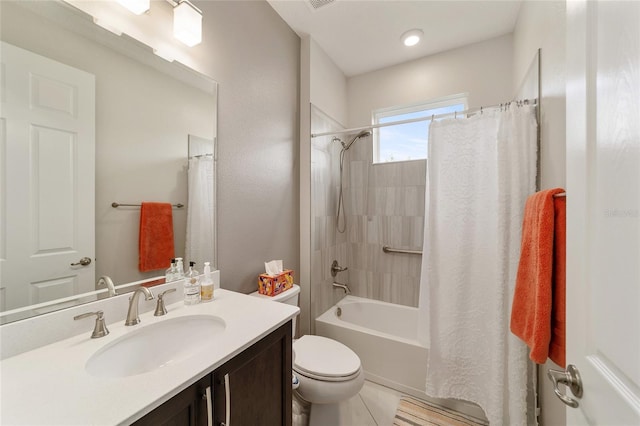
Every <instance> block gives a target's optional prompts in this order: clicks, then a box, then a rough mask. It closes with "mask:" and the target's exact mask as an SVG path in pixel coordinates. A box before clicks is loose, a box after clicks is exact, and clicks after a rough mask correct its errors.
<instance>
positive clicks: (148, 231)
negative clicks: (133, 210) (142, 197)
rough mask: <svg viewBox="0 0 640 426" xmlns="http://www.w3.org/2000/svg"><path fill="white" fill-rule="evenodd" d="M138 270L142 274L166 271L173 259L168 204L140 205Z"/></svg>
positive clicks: (170, 214)
mask: <svg viewBox="0 0 640 426" xmlns="http://www.w3.org/2000/svg"><path fill="white" fill-rule="evenodd" d="M138 248H139V259H138V269H139V270H140V271H142V272H146V271H153V270H156V269H166V268H168V267H169V265H170V264H171V259H172V258H173V257H175V255H174V247H173V211H172V207H171V204H169V203H142V206H141V207H140V235H139V239H138Z"/></svg>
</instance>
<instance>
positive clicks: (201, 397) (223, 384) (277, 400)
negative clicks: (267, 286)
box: [134, 322, 291, 426]
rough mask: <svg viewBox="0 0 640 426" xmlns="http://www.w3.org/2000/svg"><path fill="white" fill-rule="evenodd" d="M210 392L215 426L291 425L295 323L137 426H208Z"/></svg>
mask: <svg viewBox="0 0 640 426" xmlns="http://www.w3.org/2000/svg"><path fill="white" fill-rule="evenodd" d="M207 388H209V390H210V392H211V397H212V404H213V425H214V426H224V425H227V424H229V425H233V426H258V425H264V426H278V425H282V426H291V322H288V323H286V324H284V325H283V326H281V327H280V328H278V329H277V330H275V331H274V332H272V333H271V334H269V335H268V336H266V337H264V338H263V339H261V340H259V341H258V342H257V343H255V344H253V345H252V346H251V347H249V348H248V349H246V350H245V351H243V352H242V353H240V354H238V355H237V356H235V357H234V358H232V359H230V360H229V361H227V362H226V363H225V364H223V365H222V366H220V367H218V368H217V369H216V370H215V371H214V372H213V373H211V374H207V375H206V376H205V377H203V378H201V379H200V380H198V381H197V382H196V383H194V384H193V385H191V386H190V387H188V388H187V389H185V390H184V391H182V392H180V393H179V394H178V395H176V396H174V397H173V398H171V399H170V400H169V401H167V402H165V403H164V404H162V405H161V406H160V407H158V408H156V409H155V410H153V411H152V412H150V413H149V414H147V415H146V416H144V417H143V418H141V419H140V420H138V421H137V422H135V423H134V425H136V426H142V425H144V426H147V425H149V426H151V425H153V426H158V425H167V426H168V425H172V426H173V425H175V426H182V425H189V426H192V425H203V426H207V424H208V420H209V413H208V409H207V404H208V403H207ZM227 407H229V412H228V414H227Z"/></svg>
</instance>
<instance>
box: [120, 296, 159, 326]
mask: <svg viewBox="0 0 640 426" xmlns="http://www.w3.org/2000/svg"><path fill="white" fill-rule="evenodd" d="M140 293H144V300H152V299H153V293H151V290H149V289H148V288H146V287H138V288H137V289H136V291H134V292H133V294H132V295H131V297H130V298H129V311H128V312H127V320H126V321H125V322H124V325H136V324H138V323H139V322H140V316H138V297H139V296H140Z"/></svg>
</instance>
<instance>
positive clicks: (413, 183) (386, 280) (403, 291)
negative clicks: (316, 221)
mask: <svg viewBox="0 0 640 426" xmlns="http://www.w3.org/2000/svg"><path fill="white" fill-rule="evenodd" d="M351 137H353V135H349V136H347V137H345V140H347V139H348V140H350V139H351ZM372 137H373V136H368V137H363V138H360V139H359V140H357V141H356V142H355V143H354V144H353V145H352V146H351V149H350V150H349V151H347V154H346V157H345V173H344V179H345V182H346V183H347V186H346V189H345V190H346V192H345V200H346V212H347V213H346V215H347V245H348V260H349V263H348V264H347V266H348V267H349V280H350V281H349V285H350V287H351V290H352V293H353V294H354V295H356V296H362V297H367V298H370V299H377V300H383V301H385V302H391V303H398V304H402V305H408V306H418V296H419V289H420V268H421V263H422V257H421V256H419V255H412V254H399V253H398V254H396V253H384V252H383V251H382V247H383V246H385V245H387V246H389V247H392V248H401V249H409V250H422V240H423V229H424V202H425V181H426V161H425V160H415V161H404V162H395V163H381V164H374V165H372V164H371V158H372V150H373V143H372Z"/></svg>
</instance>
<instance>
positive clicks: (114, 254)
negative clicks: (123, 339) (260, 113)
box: [0, 0, 217, 323]
mask: <svg viewBox="0 0 640 426" xmlns="http://www.w3.org/2000/svg"><path fill="white" fill-rule="evenodd" d="M0 18H1V20H2V21H1V23H0V30H1V33H0V35H1V37H0V38H1V39H2V42H3V45H2V46H3V48H2V50H1V51H0V59H1V62H2V65H1V66H0V71H1V74H0V87H1V90H2V91H1V93H0V100H2V102H3V104H2V106H3V110H4V111H3V112H2V114H3V115H2V117H0V142H1V143H2V144H1V145H0V163H1V164H2V170H3V172H2V173H0V179H1V181H0V188H2V189H1V193H0V220H1V224H2V226H0V229H1V230H0V232H1V235H2V244H0V277H1V281H0V310H1V311H2V313H0V322H1V323H5V322H9V321H13V320H16V319H22V318H25V317H29V316H33V315H38V314H41V313H45V312H48V311H50V310H53V309H60V308H63V307H68V306H70V305H72V304H77V303H84V302H88V301H91V300H95V299H96V298H97V297H106V293H107V289H106V288H99V289H96V281H97V279H98V278H99V277H101V276H103V275H107V276H109V277H111V279H112V280H113V282H114V283H115V285H116V287H117V288H119V289H118V293H119V294H120V293H123V292H125V291H128V290H127V289H128V288H132V287H135V286H137V285H140V284H141V283H145V285H152V284H153V283H155V282H163V279H162V277H163V276H164V268H163V269H156V270H152V271H148V272H140V271H139V268H138V235H139V223H140V207H139V206H138V205H139V204H141V202H143V201H153V202H167V203H171V204H174V205H178V204H182V205H183V207H174V208H173V209H172V219H173V233H174V246H175V255H176V256H179V257H185V242H186V241H185V239H186V238H185V236H186V230H187V217H188V212H189V209H188V183H187V182H188V173H187V171H188V167H189V157H190V155H191V156H194V155H192V154H190V152H189V149H190V148H189V140H192V141H193V140H197V141H198V146H199V148H198V151H197V155H198V156H206V154H214V158H215V139H216V131H217V130H216V117H217V109H216V108H217V83H216V82H215V81H213V80H211V79H210V78H208V77H206V76H203V75H202V74H199V73H197V72H195V71H193V70H192V69H190V68H188V67H186V66H184V65H182V64H180V63H178V62H168V61H166V60H165V59H162V58H160V57H159V56H157V55H155V54H153V51H152V49H150V48H149V47H148V46H145V45H143V44H141V43H139V42H137V41H135V40H133V39H132V38H129V37H128V36H126V35H121V36H117V35H116V34H113V33H111V32H109V31H107V30H106V29H104V28H102V27H99V26H97V25H95V24H94V23H93V20H92V18H91V17H90V16H89V15H87V14H85V13H84V12H81V11H79V10H78V9H76V8H74V7H73V6H70V5H68V4H66V3H62V2H60V1H55V0H52V1H46V2H21V1H2V2H0ZM14 47H15V48H16V49H13V48H14ZM14 53H15V54H16V55H18V57H20V56H19V55H22V54H25V55H27V56H26V57H27V58H36V59H34V63H37V64H40V63H41V62H39V61H44V62H42V63H43V64H45V65H42V66H43V68H38V70H44V71H38V72H31V73H30V74H28V75H29V76H30V77H29V78H31V82H30V84H31V87H32V89H31V91H30V92H29V94H28V95H26V96H27V98H28V102H30V103H29V105H31V106H33V105H34V104H35V105H36V106H37V107H39V108H40V109H45V110H47V111H49V112H51V111H54V112H55V114H58V115H59V116H62V120H67V118H68V117H66V116H65V115H64V113H66V114H67V115H69V116H74V117H75V116H76V115H77V116H82V115H83V114H85V115H87V116H89V117H90V119H89V121H91V118H92V119H93V122H92V123H90V124H89V125H86V122H85V121H83V122H82V123H84V124H81V125H80V127H78V129H79V130H77V131H76V130H74V131H73V132H68V133H69V134H71V136H69V134H67V133H65V132H60V131H57V130H55V131H52V129H57V128H56V127H55V126H54V125H52V124H49V122H47V124H46V125H37V126H34V125H31V126H28V127H29V129H30V130H29V133H27V134H25V138H24V139H25V140H28V141H29V149H27V150H25V151H24V153H25V157H24V158H23V160H24V161H25V165H26V166H22V165H20V161H22V160H19V161H18V160H16V159H15V158H16V157H15V156H14V154H15V153H14V151H15V149H14V147H13V146H14V145H15V143H14V142H12V141H14V140H16V134H15V132H13V130H12V128H11V125H10V124H8V123H9V122H10V120H11V119H13V118H14V117H13V116H11V117H9V118H7V117H6V114H10V113H9V112H8V110H9V108H7V107H6V105H7V104H8V103H9V102H10V101H11V99H8V98H12V97H13V96H15V95H16V93H15V92H17V90H15V87H18V86H19V85H17V84H13V82H14V80H12V79H14V78H15V75H14V74H15V73H14V71H13V70H14V68H13V63H12V62H11V61H13V60H14ZM47 61H49V62H47ZM26 62H29V63H31V59H28V60H26ZM59 67H62V68H61V69H63V70H64V71H65V73H64V77H59V74H56V73H57V72H58V68H59ZM67 71H69V72H70V73H72V74H73V73H76V74H77V75H78V76H79V77H78V78H79V79H80V80H81V81H82V82H85V80H87V81H88V82H89V86H87V87H89V89H87V90H88V92H89V93H93V94H94V98H93V99H91V97H90V96H89V97H87V98H85V97H84V95H83V93H85V89H77V87H76V86H73V87H71V85H69V84H67V83H66V80H65V78H67V77H66V76H67ZM48 72H51V73H52V74H51V75H48V74H47V73H48ZM74 75H75V74H74ZM74 81H75V80H74ZM91 83H92V84H93V88H91ZM83 84H84V83H83ZM34 87H35V89H33V88H34ZM69 87H71V89H69ZM78 87H80V86H78ZM82 87H85V86H82ZM87 99H88V100H87ZM30 109H31V110H34V109H35V110H37V109H38V108H30ZM76 113H77V114H76ZM65 123H66V121H65ZM65 125H66V124H65ZM83 126H84V127H83ZM34 129H35V130H34ZM87 129H88V130H87ZM92 132H93V133H92ZM84 134H89V135H91V134H93V148H92V149H88V151H89V157H82V156H83V155H87V154H86V153H84V152H81V151H83V148H81V147H82V146H84V145H82V144H81V143H80V141H82V140H85V139H82V138H83V135H84ZM89 139H91V137H89ZM12 143H13V145H12ZM207 143H209V144H210V149H209V150H207V149H206V147H205V148H203V147H202V145H203V144H204V145H206V144H207ZM192 145H193V143H192ZM52 146H63V147H64V148H65V149H66V151H64V150H63V152H62V154H61V153H60V152H59V151H58V150H56V149H54V148H52ZM206 151H209V152H206ZM76 157H77V158H76ZM70 158H72V159H73V160H76V159H78V162H77V163H72V160H70ZM83 158H84V159H83ZM25 170H26V172H25ZM61 170H62V172H61ZM14 171H15V173H17V175H15V174H14ZM20 173H22V174H20ZM81 173H84V175H82V174H81ZM82 176H86V178H84V177H82ZM212 178H213V179H215V171H214V173H213V176H212ZM25 180H26V181H27V182H28V183H24V182H25ZM20 185H23V187H20ZM83 185H84V186H83ZM34 186H35V187H37V188H36V190H35V192H34V189H33V188H34ZM213 188H215V183H214V184H213ZM25 193H28V194H29V195H28V196H27V197H25V196H24V194H25ZM212 197H215V189H214V194H213V195H212ZM21 199H27V201H29V200H30V201H29V202H30V204H28V206H27V207H24V206H21V205H19V201H20V200H21ZM34 200H35V202H34ZM112 203H119V204H134V205H135V206H119V207H112ZM34 205H36V207H37V208H36V207H34ZM213 211H214V213H215V210H213ZM63 214H67V216H65V217H62V215H63ZM214 216H215V214H214ZM85 222H86V223H85ZM47 223H54V224H56V226H53V227H52V229H51V230H48V231H47V232H46V233H44V232H40V234H38V241H37V243H33V242H32V241H27V239H24V238H21V237H23V235H24V234H23V235H22V236H21V235H20V232H16V230H20V229H24V230H28V231H29V230H33V229H34V228H37V229H38V230H40V228H42V229H45V228H46V226H45V225H46V224H47ZM79 223H82V224H83V226H84V228H86V229H89V232H86V234H87V235H88V237H86V239H87V240H88V241H89V243H88V244H87V245H86V248H83V249H80V248H78V247H81V245H80V242H79V241H80V240H82V239H84V238H85V237H80V235H81V231H80V230H79V225H78V224H79ZM214 223H215V218H214ZM214 229H215V228H214ZM12 232H13V234H14V235H12ZM83 232H84V231H83ZM82 235H84V234H82ZM21 240H24V244H23V243H22V242H21ZM16 241H17V242H18V243H16ZM16 244H18V245H19V244H22V245H23V246H25V247H23V248H21V250H23V251H25V252H27V256H26V258H28V261H24V262H22V263H19V262H18V266H17V267H16V266H11V264H10V262H11V261H12V260H14V259H15V258H16V257H17V256H16V254H15V247H16ZM213 244H214V245H215V236H214V237H213ZM56 255H60V256H63V257H62V259H65V260H63V261H56V262H57V263H58V264H59V265H62V266H57V267H54V268H53V269H56V268H57V269H58V271H57V273H55V274H54V275H48V273H46V272H43V269H41V267H40V264H37V263H35V261H34V259H37V260H38V261H39V262H40V263H43V264H47V263H48V264H52V263H54V262H53V259H54V258H55V256H56ZM83 258H88V259H89V260H90V261H91V262H90V263H89V264H88V265H84V264H81V265H75V266H71V263H82V262H80V260H81V259H83ZM208 260H209V261H210V262H211V264H212V267H214V268H215V265H216V260H215V258H213V254H212V255H211V258H210V259H208ZM49 266H51V265H49ZM61 269H63V270H64V271H62V272H60V270H61ZM197 269H199V270H202V265H200V268H197ZM83 280H84V281H83ZM81 282H84V284H82V283H81ZM87 283H88V284H87ZM10 288H19V289H20V291H19V293H20V298H19V300H17V298H16V300H12V297H11V296H10V294H9V291H10V290H9V289H10Z"/></svg>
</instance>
